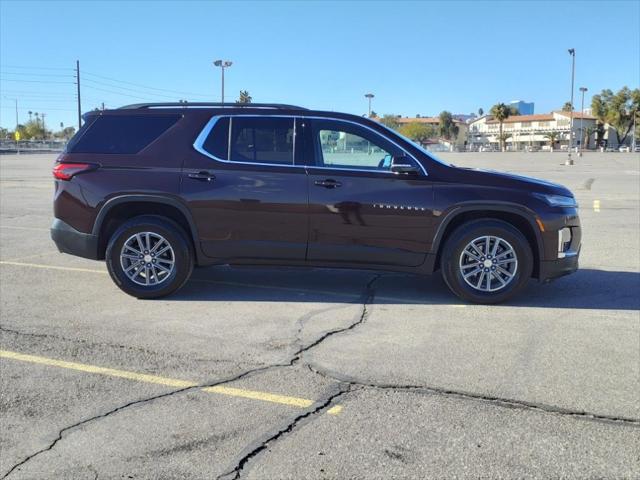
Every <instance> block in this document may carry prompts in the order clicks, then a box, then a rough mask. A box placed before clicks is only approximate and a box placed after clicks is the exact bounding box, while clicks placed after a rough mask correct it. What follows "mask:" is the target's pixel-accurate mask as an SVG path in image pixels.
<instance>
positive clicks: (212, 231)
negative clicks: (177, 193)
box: [182, 115, 308, 263]
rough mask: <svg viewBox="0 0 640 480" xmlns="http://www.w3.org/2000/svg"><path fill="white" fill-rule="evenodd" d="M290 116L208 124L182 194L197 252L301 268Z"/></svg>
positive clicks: (299, 174) (303, 189) (298, 187)
mask: <svg viewBox="0 0 640 480" xmlns="http://www.w3.org/2000/svg"><path fill="white" fill-rule="evenodd" d="M296 123H297V121H296V119H295V118H294V117H291V116H266V115H254V116H249V115H238V116H218V117H214V118H212V119H211V120H210V121H209V123H208V124H207V126H206V127H205V129H204V130H203V131H202V133H201V134H200V136H199V137H198V139H197V140H196V142H195V144H194V150H195V151H194V152H193V154H192V155H191V156H190V158H188V159H187V161H186V162H185V164H184V170H183V179H182V191H183V196H184V198H186V200H187V202H188V203H189V206H190V208H191V211H192V212H193V216H194V219H195V222H196V224H197V228H198V234H199V237H200V242H201V244H202V245H201V246H202V250H203V252H204V253H205V254H206V255H207V256H209V257H213V258H216V259H219V260H222V261H229V262H231V263H233V262H236V261H237V262H242V261H251V260H286V261H304V258H305V252H306V247H307V232H308V230H307V226H308V225H307V221H308V220H307V219H308V215H307V207H308V205H307V196H308V184H307V179H306V177H307V174H306V170H305V167H304V165H303V164H302V163H303V160H304V159H303V153H302V149H300V148H297V146H298V145H300V141H299V140H298V138H297V130H298V129H297V125H296Z"/></svg>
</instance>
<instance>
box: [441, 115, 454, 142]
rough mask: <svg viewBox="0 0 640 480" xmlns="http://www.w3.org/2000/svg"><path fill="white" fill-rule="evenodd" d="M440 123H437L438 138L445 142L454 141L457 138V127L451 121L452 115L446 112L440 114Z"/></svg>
mask: <svg viewBox="0 0 640 480" xmlns="http://www.w3.org/2000/svg"><path fill="white" fill-rule="evenodd" d="M438 118H439V120H440V122H439V123H438V133H439V134H440V136H441V137H442V138H444V139H446V140H450V141H451V140H455V139H456V137H457V136H458V131H459V128H458V125H456V123H455V122H454V121H453V115H451V113H450V112H447V111H446V110H445V111H443V112H440V115H439V117H438Z"/></svg>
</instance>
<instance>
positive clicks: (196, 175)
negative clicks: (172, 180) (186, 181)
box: [189, 171, 216, 182]
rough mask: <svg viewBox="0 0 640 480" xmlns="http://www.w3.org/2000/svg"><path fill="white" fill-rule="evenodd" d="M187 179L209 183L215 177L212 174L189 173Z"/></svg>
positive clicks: (203, 172)
mask: <svg viewBox="0 0 640 480" xmlns="http://www.w3.org/2000/svg"><path fill="white" fill-rule="evenodd" d="M189 178H192V179H194V180H201V181H204V182H210V181H212V180H215V179H216V176H215V175H214V174H213V173H209V172H205V171H202V172H198V173H190V174H189Z"/></svg>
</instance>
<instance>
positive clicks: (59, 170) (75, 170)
mask: <svg viewBox="0 0 640 480" xmlns="http://www.w3.org/2000/svg"><path fill="white" fill-rule="evenodd" d="M96 168H98V165H95V164H93V163H64V162H63V163H56V164H55V166H54V167H53V176H54V177H55V178H56V179H58V180H71V179H72V178H73V177H74V175H78V174H79V173H85V172H90V171H91V170H95V169H96Z"/></svg>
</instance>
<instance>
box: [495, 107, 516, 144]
mask: <svg viewBox="0 0 640 480" xmlns="http://www.w3.org/2000/svg"><path fill="white" fill-rule="evenodd" d="M511 112H512V107H508V106H507V105H505V104H504V103H497V104H495V105H494V106H493V107H491V115H492V116H493V118H495V119H496V120H497V121H498V122H499V123H500V134H499V135H498V139H500V138H501V137H502V127H503V124H504V121H505V120H506V119H507V118H509V116H511ZM504 149H505V144H504V141H502V140H500V150H502V151H503V152H504Z"/></svg>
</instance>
